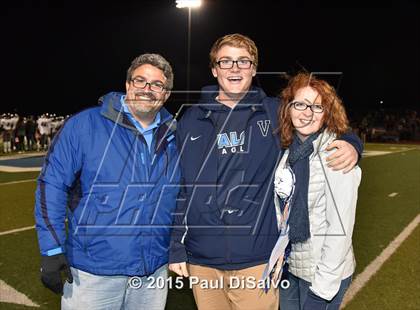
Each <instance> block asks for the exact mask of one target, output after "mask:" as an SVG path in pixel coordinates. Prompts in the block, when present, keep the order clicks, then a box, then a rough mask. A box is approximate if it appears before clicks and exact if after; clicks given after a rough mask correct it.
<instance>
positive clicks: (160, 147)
mask: <svg viewBox="0 0 420 310" xmlns="http://www.w3.org/2000/svg"><path fill="white" fill-rule="evenodd" d="M172 86H173V73H172V68H171V66H170V64H169V63H168V62H167V61H166V59H164V58H163V57H162V56H160V55H157V54H143V55H140V56H139V57H137V58H135V59H134V60H133V62H132V63H131V66H130V67H129V69H128V71H127V78H126V82H125V88H126V94H121V93H109V94H107V95H105V96H103V97H102V98H101V99H100V103H101V106H100V107H94V108H90V109H87V110H85V111H83V112H80V113H79V114H77V115H75V116H73V117H71V118H70V119H68V121H66V123H65V125H64V126H63V128H62V129H61V130H60V131H59V133H57V135H56V137H55V139H54V141H53V143H52V145H51V147H50V149H49V152H48V155H47V157H46V160H45V163H44V167H43V169H42V172H41V174H40V176H39V178H38V186H37V191H36V206H35V217H36V229H37V233H38V241H39V246H40V250H41V255H42V257H41V281H42V283H43V284H44V285H45V286H46V287H47V288H49V289H50V290H52V291H53V292H55V293H57V294H62V298H61V308H62V309H164V307H165V303H166V296H167V286H166V285H157V283H160V284H162V283H163V284H165V283H167V282H166V278H167V274H168V270H167V263H168V247H169V237H170V236H169V234H170V232H169V229H170V225H171V223H172V213H173V212H174V209H175V201H176V197H177V195H178V191H179V186H178V183H179V178H180V175H179V171H178V170H177V169H176V163H177V157H178V156H177V150H176V146H175V139H174V134H175V133H174V130H175V123H174V122H175V121H174V119H173V117H172V115H170V114H169V112H168V111H167V110H166V109H165V108H163V104H164V103H165V102H166V100H167V99H168V97H169V95H170V93H171V89H172ZM66 219H67V221H68V233H67V234H66V225H65V220H66ZM61 271H64V272H65V273H66V276H67V281H66V282H65V283H64V287H63V282H62V278H61ZM159 278H162V279H160V280H158V279H159Z"/></svg>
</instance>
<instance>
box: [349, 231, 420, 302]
mask: <svg viewBox="0 0 420 310" xmlns="http://www.w3.org/2000/svg"><path fill="white" fill-rule="evenodd" d="M419 245H420V226H417V228H416V229H415V230H414V231H413V233H412V234H411V235H410V236H409V237H408V238H407V239H406V240H405V241H404V242H403V243H402V244H401V246H400V247H399V248H398V250H397V251H396V252H395V253H394V254H393V255H392V256H391V257H390V258H389V260H388V261H386V262H385V264H384V265H383V266H382V268H381V269H380V270H379V271H378V273H376V274H375V275H374V276H373V277H372V278H371V279H370V281H369V282H368V283H367V284H366V286H365V287H364V288H363V289H362V290H361V291H360V292H359V293H358V294H357V295H356V296H355V297H354V299H353V300H352V301H351V302H350V303H349V304H348V305H347V306H346V307H345V308H344V309H345V310H370V309H382V310H394V309H405V310H415V309H419V304H420V295H419V293H418V292H419V291H420V281H419V279H418V274H419V273H420V261H419V259H418V250H419Z"/></svg>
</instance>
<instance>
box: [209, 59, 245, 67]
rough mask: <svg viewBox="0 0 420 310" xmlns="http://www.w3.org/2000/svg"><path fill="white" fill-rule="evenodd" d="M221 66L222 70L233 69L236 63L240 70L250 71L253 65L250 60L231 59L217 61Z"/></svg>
mask: <svg viewBox="0 0 420 310" xmlns="http://www.w3.org/2000/svg"><path fill="white" fill-rule="evenodd" d="M216 63H217V64H218V65H219V68H220V69H232V68H233V65H234V64H235V63H236V65H237V66H238V68H239V69H249V68H251V65H252V60H249V59H239V60H231V59H222V60H219V61H216Z"/></svg>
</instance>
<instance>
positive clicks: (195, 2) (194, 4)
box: [176, 0, 201, 103]
mask: <svg viewBox="0 0 420 310" xmlns="http://www.w3.org/2000/svg"><path fill="white" fill-rule="evenodd" d="M200 6H201V0H176V7H177V8H179V9H184V8H188V43H187V44H188V47H187V103H190V58H191V9H193V8H199V7H200Z"/></svg>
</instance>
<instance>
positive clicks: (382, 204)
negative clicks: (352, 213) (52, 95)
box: [0, 144, 420, 310]
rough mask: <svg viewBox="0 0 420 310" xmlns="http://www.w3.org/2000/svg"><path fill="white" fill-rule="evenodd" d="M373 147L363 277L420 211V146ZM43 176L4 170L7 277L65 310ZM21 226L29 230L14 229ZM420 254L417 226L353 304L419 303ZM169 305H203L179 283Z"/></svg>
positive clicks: (0, 234)
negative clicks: (51, 270) (46, 261)
mask: <svg viewBox="0 0 420 310" xmlns="http://www.w3.org/2000/svg"><path fill="white" fill-rule="evenodd" d="M366 150H367V153H366V156H365V157H364V158H363V160H362V162H361V167H362V173H363V175H362V184H361V186H360V189H359V200H358V207H357V218H356V227H355V230H354V236H353V245H354V250H355V255H356V260H357V269H356V274H355V276H356V277H357V274H359V273H361V272H362V271H363V270H364V269H365V267H366V266H368V265H369V264H370V263H371V262H372V261H373V260H374V259H375V258H376V257H377V256H378V255H380V254H381V252H382V251H383V250H384V249H385V248H386V247H387V246H388V245H389V244H390V243H391V241H392V240H394V238H395V237H397V236H398V235H399V234H400V233H401V231H403V229H404V228H405V227H406V226H407V225H408V224H409V223H410V222H411V221H412V220H413V219H414V218H415V217H416V216H417V215H418V214H419V213H420V147H419V146H415V145H399V144H398V145H392V144H386V145H385V144H367V145H366ZM37 175H38V173H36V172H26V173H5V172H0V201H1V206H0V283H1V281H4V282H5V283H6V284H7V285H8V286H10V287H13V288H14V289H15V290H17V291H18V292H20V293H22V294H24V295H26V296H27V297H28V298H29V299H30V300H32V301H33V302H34V303H36V304H38V305H40V309H59V304H60V303H59V301H60V300H59V298H58V297H57V296H56V295H54V294H53V293H50V292H49V291H48V290H47V289H45V288H43V286H42V285H41V283H40V281H39V272H38V270H39V263H40V258H39V252H38V245H37V240H36V234H35V230H34V229H33V228H31V227H32V226H33V225H34V220H33V205H34V191H35V178H36V177H37ZM16 181H19V182H16ZM20 228H26V230H20V231H17V232H10V231H11V230H15V229H20ZM419 254H420V227H417V228H416V229H415V230H414V231H413V232H412V233H411V234H410V236H409V237H408V238H407V239H406V240H405V241H404V242H403V243H402V244H401V246H400V247H399V248H398V249H397V250H396V252H395V253H394V254H392V256H391V257H390V258H389V259H388V260H386V262H385V263H384V264H383V265H382V267H381V268H380V269H379V271H378V272H377V273H376V274H374V275H373V276H372V278H371V279H370V280H369V281H368V282H367V283H366V284H365V285H364V286H363V287H362V289H361V290H360V291H359V293H357V294H356V295H355V297H354V298H353V299H352V300H351V301H350V303H349V304H348V305H347V306H346V307H345V309H346V310H347V309H349V310H353V309H419V305H420V294H419V293H418V292H419V291H420V276H419V274H420V260H419ZM0 297H2V296H0ZM29 308H33V307H27V306H22V305H18V304H14V303H0V309H29ZM167 309H195V305H194V300H193V297H192V293H191V291H189V290H187V289H184V290H177V289H172V290H171V291H170V292H169V296H168V302H167Z"/></svg>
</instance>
